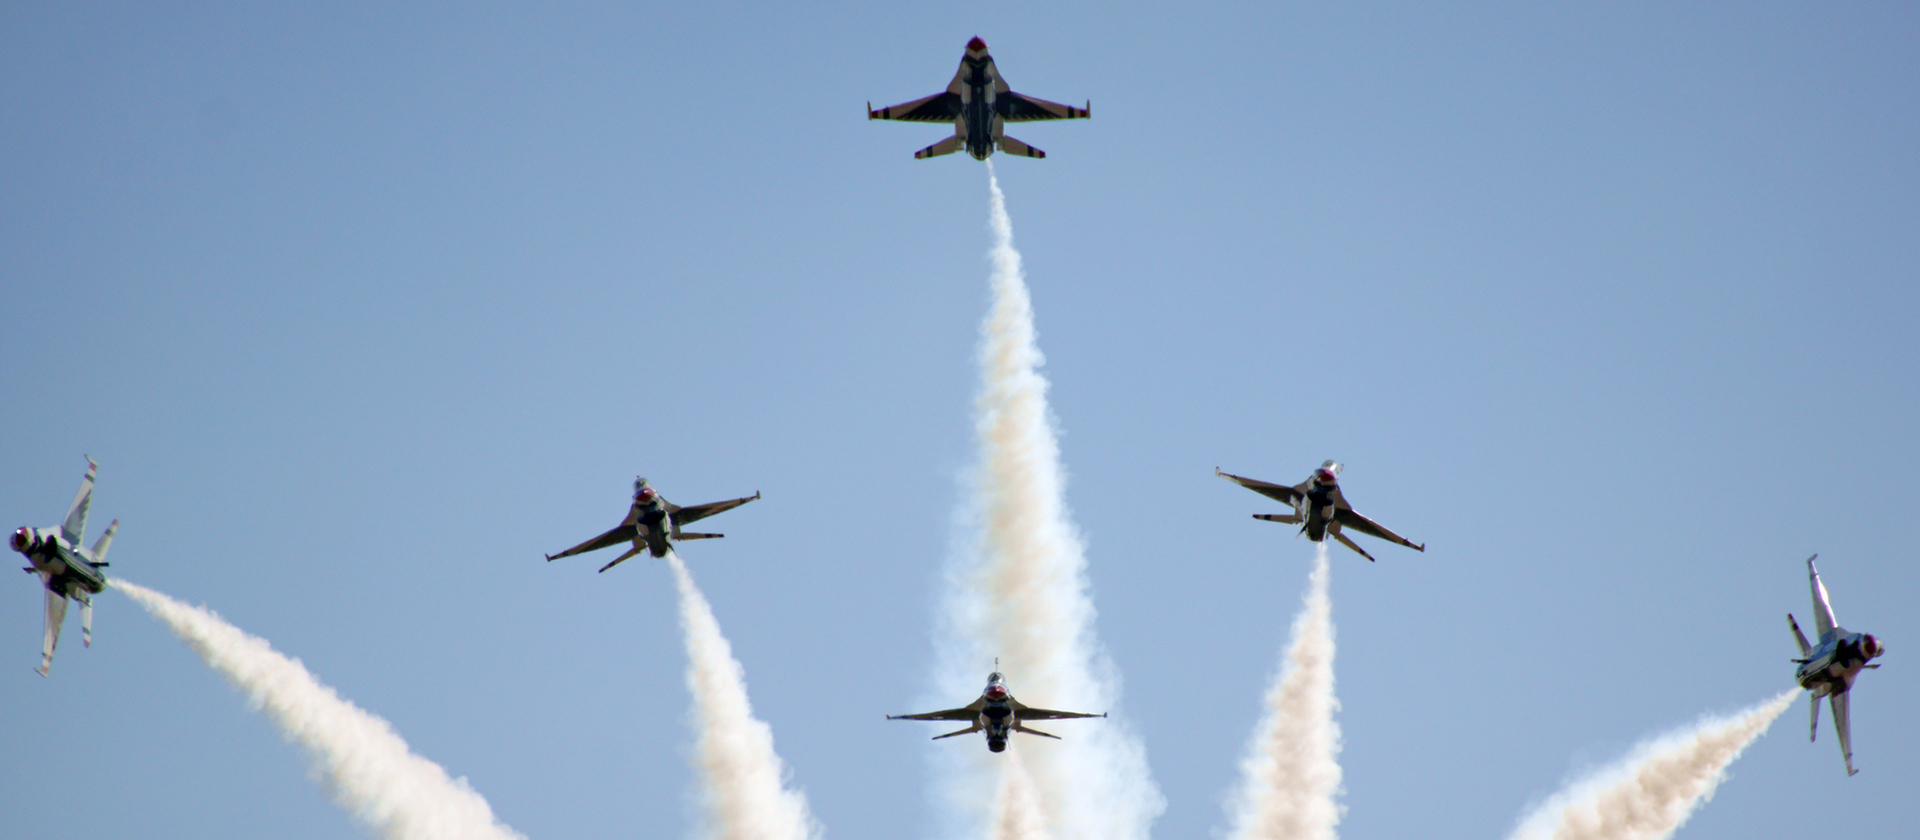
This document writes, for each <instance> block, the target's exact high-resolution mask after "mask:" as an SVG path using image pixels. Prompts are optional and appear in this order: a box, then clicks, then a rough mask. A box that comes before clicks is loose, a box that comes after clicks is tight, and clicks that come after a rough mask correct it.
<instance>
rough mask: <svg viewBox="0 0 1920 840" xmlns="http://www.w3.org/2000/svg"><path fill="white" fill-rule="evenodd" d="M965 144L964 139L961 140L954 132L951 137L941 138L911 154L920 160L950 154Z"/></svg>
mask: <svg viewBox="0 0 1920 840" xmlns="http://www.w3.org/2000/svg"><path fill="white" fill-rule="evenodd" d="M965 144H966V141H965V140H962V139H961V138H960V135H958V134H955V135H954V136H952V137H949V138H947V139H945V140H942V141H940V142H938V143H935V144H933V145H931V146H928V147H926V148H924V149H921V150H920V151H917V152H914V153H913V156H914V157H915V158H918V159H920V160H925V159H927V158H930V157H939V156H941V155H950V154H953V153H954V152H957V151H960V147H961V146H963V145H965Z"/></svg>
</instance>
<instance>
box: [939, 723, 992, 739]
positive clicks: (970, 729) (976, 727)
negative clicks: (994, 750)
mask: <svg viewBox="0 0 1920 840" xmlns="http://www.w3.org/2000/svg"><path fill="white" fill-rule="evenodd" d="M979 731H980V724H978V723H975V724H974V725H972V726H969V727H967V728H965V729H962V730H960V731H958V732H949V733H947V734H945V735H935V736H933V739H932V740H935V741H938V740H940V739H941V738H951V737H953V736H955V735H965V734H967V733H969V732H979Z"/></svg>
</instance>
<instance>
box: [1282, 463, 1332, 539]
mask: <svg viewBox="0 0 1920 840" xmlns="http://www.w3.org/2000/svg"><path fill="white" fill-rule="evenodd" d="M1339 506H1340V484H1339V481H1338V479H1336V478H1335V477H1334V474H1333V471H1332V470H1330V469H1327V468H1326V467H1321V468H1320V469H1318V470H1315V471H1314V473H1313V475H1312V477H1310V478H1308V479H1307V484H1306V486H1305V487H1303V488H1301V493H1300V500H1299V501H1297V502H1295V503H1294V505H1293V511H1294V513H1296V514H1298V515H1299V516H1300V530H1301V532H1302V533H1305V534H1306V535H1307V539H1309V540H1312V541H1314V542H1325V541H1326V539H1327V526H1328V525H1331V524H1332V523H1333V514H1334V511H1336V510H1338V509H1339Z"/></svg>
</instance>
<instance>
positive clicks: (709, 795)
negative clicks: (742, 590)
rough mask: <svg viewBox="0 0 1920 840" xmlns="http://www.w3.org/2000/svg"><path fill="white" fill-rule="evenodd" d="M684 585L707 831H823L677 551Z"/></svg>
mask: <svg viewBox="0 0 1920 840" xmlns="http://www.w3.org/2000/svg"><path fill="white" fill-rule="evenodd" d="M667 565H668V566H669V567H671V568H672V569H673V579H674V582H675V583H676V584H678V585H679V588H680V626H681V629H683V630H684V631H685V632H686V642H687V689H688V690H689V691H691V692H693V710H692V712H691V714H690V718H689V723H690V724H692V726H693V729H694V732H695V733H696V743H695V744H694V752H693V755H692V757H691V758H692V762H693V766H694V769H695V770H698V771H699V773H700V779H701V786H702V799H703V800H704V804H705V805H706V817H707V825H706V836H707V837H709V838H713V840H807V838H809V837H813V836H815V835H816V834H817V833H818V832H817V830H816V825H815V823H814V821H813V816H812V815H811V814H810V813H809V811H808V809H807V798H806V796H805V795H803V794H802V793H800V792H799V791H797V790H791V789H788V787H787V786H786V784H785V777H786V776H787V768H786V765H785V763H784V762H782V761H781V760H780V756H779V755H778V754H776V753H775V752H774V751H773V730H772V729H770V728H768V726H767V724H766V723H765V722H764V721H761V720H759V719H758V718H755V717H754V716H753V706H752V704H751V703H749V702H748V701H747V676H746V672H745V670H744V669H742V668H741V667H740V661H739V660H737V659H735V658H733V646H732V645H730V644H728V643H727V639H726V637H725V636H722V635H720V622H718V621H716V620H715V619H714V617H713V607H712V606H710V605H708V604H707V599H706V597H705V596H703V595H701V594H700V590H699V588H697V587H695V586H694V585H693V576H692V575H690V574H688V573H687V567H686V564H684V563H682V562H680V556H679V555H678V554H672V553H670V554H668V555H667Z"/></svg>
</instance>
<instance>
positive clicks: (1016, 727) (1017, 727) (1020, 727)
mask: <svg viewBox="0 0 1920 840" xmlns="http://www.w3.org/2000/svg"><path fill="white" fill-rule="evenodd" d="M1013 731H1015V732H1025V733H1027V734H1028V735H1038V736H1040V737H1042V738H1052V739H1053V740H1055V741H1058V740H1060V736H1058V735H1055V734H1053V733H1050V732H1041V731H1040V730H1038V729H1034V728H1033V727H1031V726H1028V725H1026V724H1024V723H1019V722H1015V723H1014V724H1013Z"/></svg>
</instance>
